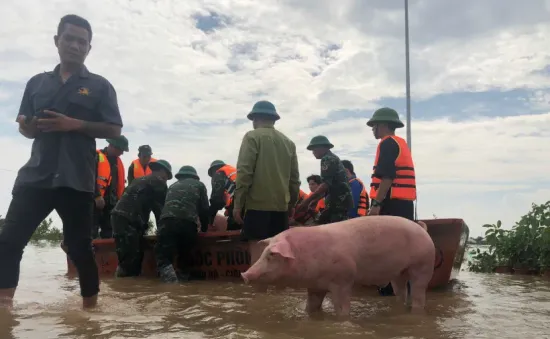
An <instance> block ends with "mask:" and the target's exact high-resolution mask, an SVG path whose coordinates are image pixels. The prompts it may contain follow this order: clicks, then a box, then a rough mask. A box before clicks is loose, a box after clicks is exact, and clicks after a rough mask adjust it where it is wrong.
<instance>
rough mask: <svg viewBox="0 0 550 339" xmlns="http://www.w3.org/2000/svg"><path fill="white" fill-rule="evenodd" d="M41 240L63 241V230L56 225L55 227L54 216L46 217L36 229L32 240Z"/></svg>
mask: <svg viewBox="0 0 550 339" xmlns="http://www.w3.org/2000/svg"><path fill="white" fill-rule="evenodd" d="M40 240H46V241H61V240H63V232H62V231H61V230H60V229H59V228H56V227H53V220H52V218H48V219H44V220H43V221H42V222H41V223H40V225H38V228H37V229H36V231H34V233H33V235H32V237H31V242H37V241H40Z"/></svg>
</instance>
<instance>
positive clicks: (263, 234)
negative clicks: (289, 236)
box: [241, 210, 288, 241]
mask: <svg viewBox="0 0 550 339" xmlns="http://www.w3.org/2000/svg"><path fill="white" fill-rule="evenodd" d="M243 221H244V225H243V228H242V230H241V238H242V240H244V241H250V240H252V241H259V240H264V239H267V238H271V237H274V236H276V235H277V234H279V233H281V232H283V231H286V230H288V212H274V211H256V210H247V211H246V213H245V215H244V219H243Z"/></svg>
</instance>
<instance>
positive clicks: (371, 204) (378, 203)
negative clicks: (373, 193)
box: [370, 199, 382, 207]
mask: <svg viewBox="0 0 550 339" xmlns="http://www.w3.org/2000/svg"><path fill="white" fill-rule="evenodd" d="M370 206H371V207H378V206H382V204H381V203H380V202H379V201H378V200H374V199H372V200H371V203H370Z"/></svg>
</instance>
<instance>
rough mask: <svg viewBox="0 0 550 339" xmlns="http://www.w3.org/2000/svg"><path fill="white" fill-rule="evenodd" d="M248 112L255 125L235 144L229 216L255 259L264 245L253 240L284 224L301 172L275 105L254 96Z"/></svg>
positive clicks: (274, 232)
mask: <svg viewBox="0 0 550 339" xmlns="http://www.w3.org/2000/svg"><path fill="white" fill-rule="evenodd" d="M247 117H248V119H249V120H252V122H253V127H254V130H252V131H249V132H247V133H246V134H245V135H244V137H243V140H242V142H241V147H240V150H239V157H238V161H237V171H238V173H237V180H236V188H235V197H234V199H235V207H234V209H233V217H234V219H235V221H236V222H238V223H240V224H242V225H243V227H242V230H241V235H242V238H243V240H244V241H248V242H249V245H250V256H251V263H254V262H256V260H258V258H259V257H260V255H261V253H262V251H263V248H262V246H261V245H258V243H257V242H258V241H259V240H263V239H267V238H270V237H273V236H275V235H277V234H279V233H281V232H284V231H285V230H287V229H288V228H289V216H292V215H293V214H294V206H295V205H296V201H298V194H299V192H300V173H299V170H298V158H297V156H296V145H295V144H294V142H293V141H292V140H290V139H289V138H288V137H287V136H286V135H284V134H283V133H281V132H280V131H278V130H277V129H275V122H276V121H277V120H279V119H280V116H279V114H278V113H277V110H276V109H275V106H274V105H273V104H272V103H271V102H269V101H258V102H257V103H256V104H254V106H253V107H252V111H251V112H250V113H249V114H248V116H247ZM243 215H244V220H243ZM265 288H266V287H265V286H262V287H261V288H258V290H259V291H262V292H263V291H265Z"/></svg>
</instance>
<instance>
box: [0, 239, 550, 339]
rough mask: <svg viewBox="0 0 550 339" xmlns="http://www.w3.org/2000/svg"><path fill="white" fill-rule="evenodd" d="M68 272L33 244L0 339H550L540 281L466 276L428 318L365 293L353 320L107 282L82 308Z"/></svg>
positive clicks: (52, 252)
mask: <svg viewBox="0 0 550 339" xmlns="http://www.w3.org/2000/svg"><path fill="white" fill-rule="evenodd" d="M464 265H465V264H464ZM65 272H66V263H65V256H64V253H63V252H62V251H61V250H60V249H59V247H57V246H28V247H27V249H26V251H25V254H24V257H23V263H22V268H21V281H20V286H19V290H18V291H17V294H16V302H15V305H14V308H13V309H12V310H11V311H8V310H5V309H0V339H11V338H25V339H27V338H28V339H33V338H37V339H49V338H159V339H160V338H193V339H195V338H266V339H267V338H278V339H286V338H288V339H290V338H314V339H323V338H402V339H405V338H408V339H412V338H491V339H492V338H521V339H527V338H534V339H535V338H536V339H540V338H550V281H548V280H544V279H542V278H538V277H529V276H513V275H498V274H493V275H487V274H474V273H469V272H465V271H463V272H461V273H460V275H459V280H458V282H457V283H455V284H454V285H453V286H452V287H451V288H449V289H448V290H445V291H437V292H429V293H428V301H427V307H426V315H412V314H410V313H408V312H407V311H406V310H405V309H404V308H403V307H400V306H399V305H395V304H394V301H393V300H394V299H393V298H391V297H379V296H377V295H376V293H375V292H374V291H370V290H361V291H358V293H356V295H355V296H354V298H353V300H352V316H351V319H349V320H346V321H337V319H335V317H334V316H333V313H332V304H331V303H330V299H328V300H326V301H325V304H324V305H323V308H324V312H323V313H322V314H320V315H318V316H315V317H309V316H307V315H306V314H305V313H304V311H303V309H304V305H305V293H304V292H301V291H292V290H286V291H284V292H274V291H273V292H270V293H268V294H254V293H253V292H252V290H251V288H249V287H248V286H245V285H243V284H241V283H239V282H238V283H231V282H229V283H227V282H223V283H220V282H218V283H215V282H193V283H188V284H182V285H176V286H174V285H163V284H160V283H159V282H157V281H155V280H147V279H140V278H138V279H120V280H115V279H110V280H104V281H103V282H102V284H101V289H102V291H101V297H100V298H101V299H100V303H101V304H100V307H99V308H98V309H96V310H94V311H83V310H81V308H80V298H79V296H78V292H79V289H78V281H77V280H71V279H68V278H67V277H66V276H65ZM0 274H1V272H0Z"/></svg>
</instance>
